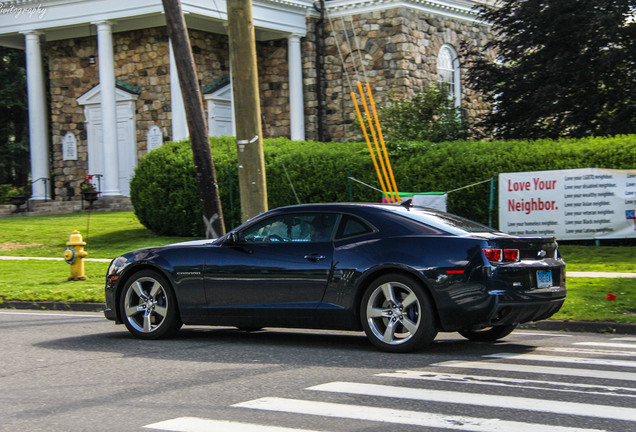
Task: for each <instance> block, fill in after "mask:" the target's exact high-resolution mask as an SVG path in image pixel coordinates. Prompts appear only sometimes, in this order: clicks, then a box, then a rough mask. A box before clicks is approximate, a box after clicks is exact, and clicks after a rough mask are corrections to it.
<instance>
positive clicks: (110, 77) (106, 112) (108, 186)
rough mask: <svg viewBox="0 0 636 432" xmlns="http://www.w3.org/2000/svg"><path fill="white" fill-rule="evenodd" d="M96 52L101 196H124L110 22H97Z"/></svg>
mask: <svg viewBox="0 0 636 432" xmlns="http://www.w3.org/2000/svg"><path fill="white" fill-rule="evenodd" d="M94 24H96V25H97V52H98V56H99V85H100V90H101V98H102V101H101V108H102V139H103V141H102V143H103V148H104V155H103V157H104V179H103V183H102V187H103V188H102V195H103V196H112V195H121V192H120V190H119V151H118V148H117V147H118V142H117V102H116V99H115V62H114V60H113V34H112V29H111V23H110V22H108V21H98V22H96V23H94Z"/></svg>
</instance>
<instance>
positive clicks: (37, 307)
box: [0, 301, 106, 312]
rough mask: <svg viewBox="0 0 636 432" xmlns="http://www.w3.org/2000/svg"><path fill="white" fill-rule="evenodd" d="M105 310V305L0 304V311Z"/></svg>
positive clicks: (56, 303) (73, 303)
mask: <svg viewBox="0 0 636 432" xmlns="http://www.w3.org/2000/svg"><path fill="white" fill-rule="evenodd" d="M105 308H106V305H105V304H104V303H75V302H68V303H67V302H29V301H5V302H3V303H0V309H20V310H53V311H72V312H102V311H103V310H104V309H105Z"/></svg>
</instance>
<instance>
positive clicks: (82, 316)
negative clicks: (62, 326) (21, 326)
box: [0, 311, 104, 320]
mask: <svg viewBox="0 0 636 432" xmlns="http://www.w3.org/2000/svg"><path fill="white" fill-rule="evenodd" d="M95 313H96V314H100V315H80V314H74V313H40V312H37V311H33V312H8V311H0V315H30V316H46V317H56V318H95V319H100V320H103V319H104V316H103V315H102V314H101V312H95Z"/></svg>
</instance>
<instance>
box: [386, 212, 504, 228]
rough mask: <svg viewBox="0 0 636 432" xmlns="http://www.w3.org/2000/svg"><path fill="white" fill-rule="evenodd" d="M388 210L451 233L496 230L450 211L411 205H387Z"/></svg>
mask: <svg viewBox="0 0 636 432" xmlns="http://www.w3.org/2000/svg"><path fill="white" fill-rule="evenodd" d="M387 208H388V209H389V210H390V211H393V212H395V213H399V214H400V215H401V216H404V217H406V218H409V219H412V220H415V221H417V222H421V223H423V224H425V225H428V226H431V227H433V228H437V229H440V230H442V231H446V232H448V233H451V234H456V235H464V234H468V233H492V232H497V230H495V229H493V228H490V227H487V226H486V225H482V224H479V223H477V222H474V221H471V220H470V219H466V218H463V217H461V216H457V215H454V214H450V213H444V212H440V211H437V210H433V209H423V208H417V207H412V208H410V209H408V210H407V209H405V208H404V207H399V206H395V207H387Z"/></svg>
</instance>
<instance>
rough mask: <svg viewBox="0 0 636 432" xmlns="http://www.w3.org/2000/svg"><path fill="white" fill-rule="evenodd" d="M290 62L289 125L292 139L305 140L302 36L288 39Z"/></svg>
mask: <svg viewBox="0 0 636 432" xmlns="http://www.w3.org/2000/svg"><path fill="white" fill-rule="evenodd" d="M287 51H288V60H289V123H290V129H291V130H290V133H291V136H290V138H291V139H292V140H300V141H303V140H304V139H305V106H304V99H303V65H302V58H301V54H300V36H298V35H295V34H292V35H290V36H289V37H288V38H287Z"/></svg>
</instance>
